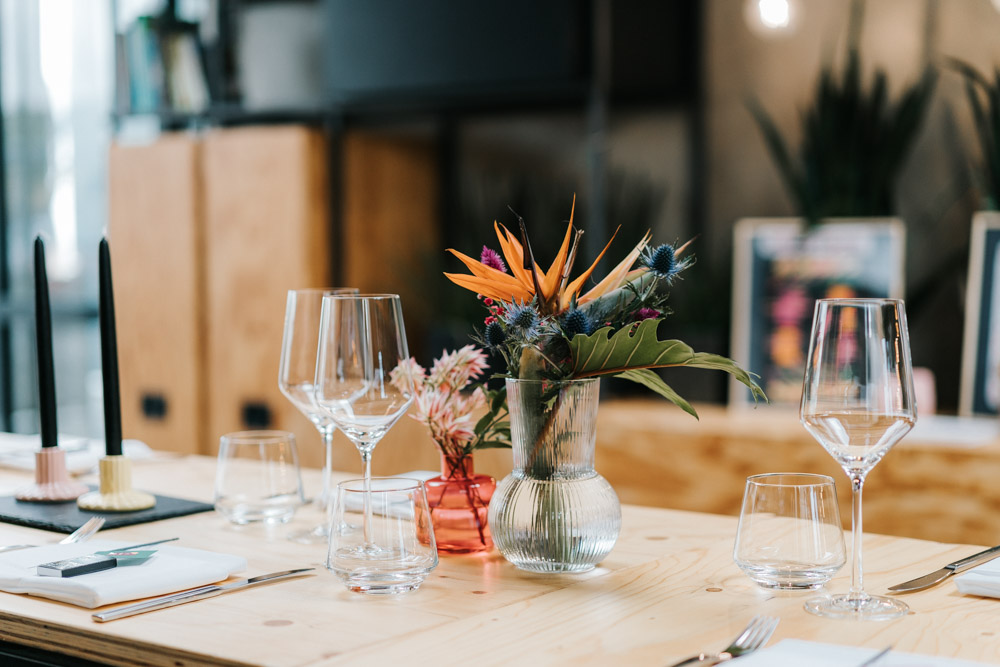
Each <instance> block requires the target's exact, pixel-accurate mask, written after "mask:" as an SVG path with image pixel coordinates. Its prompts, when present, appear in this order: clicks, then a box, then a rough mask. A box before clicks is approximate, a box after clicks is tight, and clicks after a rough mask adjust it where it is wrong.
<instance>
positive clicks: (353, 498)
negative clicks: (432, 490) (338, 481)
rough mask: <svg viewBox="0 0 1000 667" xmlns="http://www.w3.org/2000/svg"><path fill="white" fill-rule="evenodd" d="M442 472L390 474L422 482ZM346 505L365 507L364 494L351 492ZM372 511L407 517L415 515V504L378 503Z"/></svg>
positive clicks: (350, 507)
mask: <svg viewBox="0 0 1000 667" xmlns="http://www.w3.org/2000/svg"><path fill="white" fill-rule="evenodd" d="M440 474H441V473H440V472H438V471H434V470H411V471H410V472H401V473H399V474H398V475H389V476H390V477H404V478H407V479H415V480H418V481H420V482H426V481H427V480H429V479H434V478H435V477H437V476H439V475H440ZM373 488H374V489H378V485H377V484H376V485H375V486H374V487H373ZM344 505H345V508H346V509H347V510H348V511H354V512H360V511H362V510H363V508H364V496H362V495H360V494H357V493H352V494H349V495H348V496H347V498H346V502H345V504H344ZM372 513H374V514H383V515H385V516H393V517H403V518H407V517H412V516H413V506H412V505H410V504H408V503H406V501H396V502H392V503H390V504H389V506H388V507H385V506H383V505H378V504H376V506H375V507H373V508H372Z"/></svg>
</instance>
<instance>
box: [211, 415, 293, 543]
mask: <svg viewBox="0 0 1000 667" xmlns="http://www.w3.org/2000/svg"><path fill="white" fill-rule="evenodd" d="M304 501H305V496H304V495H303V492H302V479H301V477H300V475H299V457H298V453H297V452H296V449H295V436H294V435H293V434H291V433H286V432H285V431H241V432H239V433H227V434H226V435H224V436H222V439H221V440H220V443H219V462H218V466H217V468H216V472H215V509H216V510H218V512H219V513H220V514H222V515H223V516H224V517H226V518H227V519H229V520H230V521H231V522H233V523H236V524H247V523H255V522H264V523H285V522H287V521H289V520H290V519H291V518H292V516H293V515H294V514H295V509H296V508H297V507H298V506H299V505H301V504H302V503H303V502H304Z"/></svg>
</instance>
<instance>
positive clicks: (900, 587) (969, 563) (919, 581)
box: [889, 546, 1000, 593]
mask: <svg viewBox="0 0 1000 667" xmlns="http://www.w3.org/2000/svg"><path fill="white" fill-rule="evenodd" d="M998 556H1000V546H995V547H993V548H992V549H987V550H986V551H980V552H979V553H977V554H972V555H971V556H969V557H968V558H963V559H962V560H957V561H955V562H954V563H949V564H947V565H945V566H944V567H942V568H941V569H940V570H937V571H935V572H931V573H930V574H925V575H924V576H922V577H917V578H916V579H911V580H910V581H904V582H903V583H901V584H896V585H895V586H890V587H889V590H890V591H892V592H893V593H910V592H912V591H922V590H923V589H925V588H930V587H931V586H933V585H934V584H937V583H939V582H942V581H944V580H945V579H947V578H948V577H950V576H951V575H953V574H958V573H959V572H965V571H966V570H968V569H969V568H971V567H975V566H976V565H980V564H982V563H985V562H987V561H991V560H993V559H994V558H996V557H998Z"/></svg>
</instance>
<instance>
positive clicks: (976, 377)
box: [958, 211, 1000, 415]
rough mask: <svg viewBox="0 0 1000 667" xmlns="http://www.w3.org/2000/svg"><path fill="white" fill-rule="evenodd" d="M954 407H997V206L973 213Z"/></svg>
mask: <svg viewBox="0 0 1000 667" xmlns="http://www.w3.org/2000/svg"><path fill="white" fill-rule="evenodd" d="M958 407H959V412H960V413H961V414H962V415H977V414H980V415H996V414H998V413H1000V213H998V212H995V211H982V212H979V213H976V214H975V215H974V216H973V218H972V239H971V242H970V250H969V281H968V284H967V286H966V295H965V336H964V338H963V341H962V383H961V387H960V389H959V397H958Z"/></svg>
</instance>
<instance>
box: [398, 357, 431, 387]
mask: <svg viewBox="0 0 1000 667" xmlns="http://www.w3.org/2000/svg"><path fill="white" fill-rule="evenodd" d="M425 377H427V371H425V370H424V367H423V366H421V365H420V364H418V363H417V360H416V359H414V358H413V357H410V358H409V359H406V360H404V361H401V362H399V365H398V366H396V367H395V368H393V369H392V370H391V371H389V381H390V382H392V386H393V387H395V388H396V389H398V390H399V391H401V392H403V393H404V394H405V393H409V392H411V391H415V392H416V393H417V394H419V393H420V390H421V388H422V386H423V383H424V378H425Z"/></svg>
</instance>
